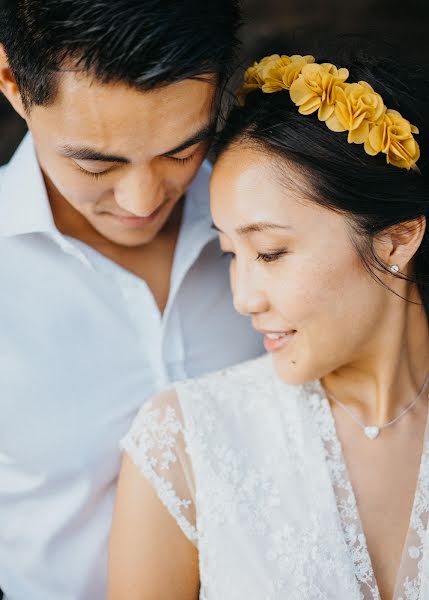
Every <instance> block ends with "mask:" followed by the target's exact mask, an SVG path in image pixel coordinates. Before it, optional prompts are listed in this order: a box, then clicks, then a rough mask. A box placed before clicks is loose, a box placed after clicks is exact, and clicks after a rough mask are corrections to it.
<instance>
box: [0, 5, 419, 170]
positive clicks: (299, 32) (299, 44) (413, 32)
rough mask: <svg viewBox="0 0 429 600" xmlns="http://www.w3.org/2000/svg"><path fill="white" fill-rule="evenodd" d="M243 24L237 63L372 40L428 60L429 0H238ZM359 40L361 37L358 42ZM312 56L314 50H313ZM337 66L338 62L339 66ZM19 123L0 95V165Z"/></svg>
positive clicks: (407, 57) (411, 58)
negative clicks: (241, 45)
mask: <svg viewBox="0 0 429 600" xmlns="http://www.w3.org/2000/svg"><path fill="white" fill-rule="evenodd" d="M60 1H61V0H59V2H60ZM242 3H243V8H244V19H245V22H246V25H245V26H244V27H243V28H242V31H241V38H242V41H243V48H242V55H241V59H240V62H241V63H242V64H243V65H246V64H247V63H249V62H251V61H252V60H254V59H255V58H258V57H260V56H262V55H264V54H267V53H271V52H279V53H282V52H283V53H289V52H295V53H301V52H302V53H308V52H311V51H312V50H313V49H315V48H317V47H320V48H324V47H325V46H326V45H328V46H329V44H331V43H333V42H334V43H338V41H339V42H340V43H342V41H344V44H347V43H350V41H349V40H350V39H352V38H351V37H350V36H353V40H354V43H356V40H362V44H366V41H364V40H366V39H369V40H371V48H373V49H374V51H380V52H383V53H386V52H387V53H389V54H390V55H391V56H398V57H399V58H400V60H402V61H406V62H409V63H410V64H412V63H413V62H415V63H417V64H418V63H420V64H421V63H426V62H427V61H429V43H428V38H429V18H428V9H429V2H428V0H349V1H347V0H342V1H341V0H324V1H317V0H307V1H299V0H242ZM357 43H360V42H357ZM316 58H317V55H316ZM338 66H341V65H338ZM24 132H25V124H24V122H23V121H22V120H21V119H20V118H19V117H18V116H17V115H16V114H15V113H14V112H13V111H12V109H11V108H10V107H9V106H8V104H7V103H6V101H5V99H4V97H3V96H2V95H1V94H0V164H3V163H4V162H7V161H8V160H9V158H10V156H11V155H12V153H13V151H14V149H15V148H16V146H17V144H18V143H19V141H20V139H21V138H22V136H23V135H24Z"/></svg>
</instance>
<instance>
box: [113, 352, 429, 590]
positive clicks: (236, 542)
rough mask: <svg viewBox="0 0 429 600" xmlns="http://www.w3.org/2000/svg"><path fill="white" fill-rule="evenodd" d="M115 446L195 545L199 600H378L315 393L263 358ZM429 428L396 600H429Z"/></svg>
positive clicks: (196, 391) (217, 379)
mask: <svg viewBox="0 0 429 600" xmlns="http://www.w3.org/2000/svg"><path fill="white" fill-rule="evenodd" d="M176 391H177V396H178V399H177V401H171V400H169V401H168V402H167V401H165V400H164V399H157V400H155V401H154V402H152V403H149V404H148V405H145V406H144V408H143V409H142V410H141V411H140V413H139V415H138V416H137V418H136V420H135V422H134V424H133V426H132V429H131V430H130V432H129V433H128V435H127V436H126V437H125V439H124V440H123V441H122V447H123V448H124V449H125V450H126V452H127V453H128V454H129V455H130V457H131V458H132V459H133V460H134V462H135V463H136V464H137V465H138V466H139V468H140V469H141V471H142V473H143V475H144V476H145V477H146V478H147V479H148V480H149V481H150V482H151V483H152V485H153V486H154V488H155V489H156V491H157V493H158V495H159V497H160V499H161V500H162V502H163V503H164V504H165V506H166V507H167V509H168V510H169V511H170V513H171V514H172V515H173V517H174V518H175V519H176V521H177V523H178V524H179V526H180V527H181V529H182V531H183V533H184V534H185V535H186V536H187V537H188V538H189V539H190V540H191V541H192V542H193V543H194V544H196V545H197V546H198V551H199V560H200V578H201V592H200V598H201V599H204V600H243V599H246V600H277V599H281V600H286V599H287V600H336V599H338V600H358V599H362V600H363V599H365V600H370V599H371V600H375V599H378V598H379V597H380V596H379V592H378V590H377V585H376V582H375V578H374V574H373V570H372V566H371V561H370V558H369V554H368V550H367V546H366V541H365V536H364V534H363V531H362V527H361V523H360V520H359V515H358V511H357V506H356V500H355V497H354V494H353V490H352V487H351V484H350V481H349V479H348V475H347V471H346V467H345V463H344V460H343V457H342V451H341V446H340V443H339V441H338V438H337V435H336V431H335V422H334V419H333V416H332V413H331V410H330V406H329V403H328V401H327V400H326V398H325V396H324V394H323V390H322V387H321V385H320V384H319V383H314V384H309V385H304V386H289V385H286V384H284V383H283V382H281V381H280V380H279V378H278V377H277V376H276V375H275V373H274V370H273V367H272V361H271V357H270V356H265V357H263V358H260V359H258V360H256V361H251V362H247V363H244V364H242V365H239V366H237V367H233V368H230V369H226V370H224V371H222V372H220V373H215V374H211V375H208V376H205V377H203V378H199V379H196V380H191V381H186V382H183V383H180V384H178V385H177V386H176ZM428 514H429V443H428V429H426V434H425V444H424V450H423V455H422V461H421V466H420V475H419V480H418V484H417V490H416V496H415V500H414V506H413V510H412V515H411V520H410V527H409V531H408V535H407V540H406V544H405V547H404V551H403V556H402V561H401V567H400V570H399V573H398V577H397V582H396V590H395V594H394V598H395V600H417V599H419V600H427V599H429V547H428V543H429V542H428V534H427V522H428Z"/></svg>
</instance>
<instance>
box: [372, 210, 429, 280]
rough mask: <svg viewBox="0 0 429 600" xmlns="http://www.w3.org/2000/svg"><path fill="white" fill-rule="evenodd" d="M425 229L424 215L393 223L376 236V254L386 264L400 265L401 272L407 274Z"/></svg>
mask: <svg viewBox="0 0 429 600" xmlns="http://www.w3.org/2000/svg"><path fill="white" fill-rule="evenodd" d="M425 231H426V217H424V216H420V217H417V218H415V219H412V220H410V221H404V222H403V223H398V225H393V226H392V227H389V228H388V229H386V230H385V231H383V232H382V233H381V234H380V235H379V236H378V237H377V238H376V240H375V242H374V249H375V251H376V254H377V256H378V257H379V258H380V260H381V261H382V262H383V263H384V264H385V265H394V264H395V265H398V266H399V269H400V271H401V273H404V274H407V273H408V265H409V263H410V261H411V260H412V259H413V257H414V255H415V254H416V252H417V250H418V249H419V247H420V244H421V243H422V240H423V236H424V234H425Z"/></svg>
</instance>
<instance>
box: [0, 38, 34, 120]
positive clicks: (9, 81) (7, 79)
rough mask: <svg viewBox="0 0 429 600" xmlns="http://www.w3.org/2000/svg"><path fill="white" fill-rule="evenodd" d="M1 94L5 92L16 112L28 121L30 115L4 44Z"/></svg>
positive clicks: (0, 65)
mask: <svg viewBox="0 0 429 600" xmlns="http://www.w3.org/2000/svg"><path fill="white" fill-rule="evenodd" d="M0 92H3V94H4V95H5V96H6V98H7V99H8V100H9V102H10V103H11V104H12V106H13V108H14V109H15V110H16V112H17V113H18V114H19V115H20V116H21V117H22V118H23V119H27V117H28V115H27V113H26V111H25V109H24V105H23V103H22V98H21V94H20V92H19V88H18V84H17V83H16V80H15V77H14V76H13V73H12V69H11V68H10V66H9V60H8V58H7V54H6V51H5V49H4V46H3V44H0Z"/></svg>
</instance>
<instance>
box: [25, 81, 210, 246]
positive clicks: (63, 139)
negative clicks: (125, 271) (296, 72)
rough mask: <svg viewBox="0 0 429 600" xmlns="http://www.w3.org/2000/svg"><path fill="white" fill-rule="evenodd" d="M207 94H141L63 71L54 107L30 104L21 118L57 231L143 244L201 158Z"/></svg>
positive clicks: (170, 89) (197, 88) (186, 88)
mask: <svg viewBox="0 0 429 600" xmlns="http://www.w3.org/2000/svg"><path fill="white" fill-rule="evenodd" d="M214 94H215V85H214V82H213V80H210V79H208V78H207V79H206V80H203V81H194V80H185V81H182V82H179V83H175V84H171V85H168V86H166V87H162V88H158V89H155V90H151V91H145V92H143V91H139V90H136V89H133V88H130V87H128V86H126V85H125V84H122V83H117V84H102V83H100V82H98V81H95V80H94V79H93V78H91V77H89V76H88V75H86V74H83V73H76V72H65V73H62V74H61V76H60V84H59V90H58V93H57V95H56V97H55V100H54V102H53V103H51V104H50V105H48V106H32V107H31V109H30V111H29V113H28V115H27V121H28V125H29V128H30V130H31V133H32V135H33V139H34V143H35V147H36V152H37V155H38V159H39V162H40V165H41V167H42V170H43V172H44V175H45V179H46V182H47V187H48V191H49V194H50V198H51V203H53V209H54V216H55V219H56V221H57V222H58V221H59V222H60V223H65V225H64V226H63V229H65V230H66V233H70V234H71V235H75V237H79V230H80V229H82V230H85V228H88V227H90V228H91V229H92V230H95V231H96V232H97V233H98V234H100V235H101V236H102V237H103V238H105V239H107V240H108V241H110V242H113V243H115V244H119V245H122V246H127V247H134V246H139V245H142V244H146V243H148V242H150V241H152V240H153V239H154V237H155V236H156V235H157V234H158V233H159V232H160V231H161V230H162V229H163V227H164V225H165V224H166V222H167V220H168V218H169V216H170V215H171V213H172V210H173V208H174V206H175V205H176V203H177V202H178V200H179V199H180V198H181V197H182V196H183V194H184V192H185V191H186V189H187V187H188V186H189V184H190V183H191V181H192V178H193V177H194V175H195V174H196V172H197V170H198V168H199V166H200V165H201V162H202V161H203V159H204V157H205V154H206V152H207V149H208V143H209V135H210V132H211V131H212V129H213V118H214V113H213V105H214ZM88 224H89V225H88ZM70 229H71V231H68V230H70Z"/></svg>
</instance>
